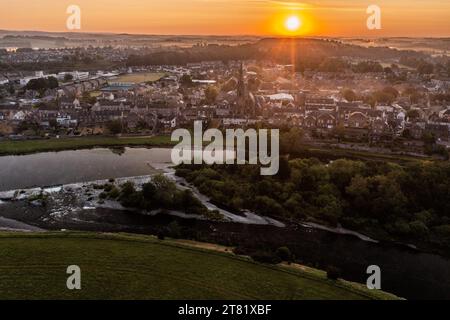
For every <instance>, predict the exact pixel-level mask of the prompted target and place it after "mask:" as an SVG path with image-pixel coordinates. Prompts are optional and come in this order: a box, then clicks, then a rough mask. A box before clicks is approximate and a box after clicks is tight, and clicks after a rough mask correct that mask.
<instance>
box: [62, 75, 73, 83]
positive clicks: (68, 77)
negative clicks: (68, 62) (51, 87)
mask: <svg viewBox="0 0 450 320" xmlns="http://www.w3.org/2000/svg"><path fill="white" fill-rule="evenodd" d="M72 80H73V75H71V74H70V73H66V74H65V75H64V81H65V82H69V81H72Z"/></svg>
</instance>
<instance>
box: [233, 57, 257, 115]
mask: <svg viewBox="0 0 450 320" xmlns="http://www.w3.org/2000/svg"><path fill="white" fill-rule="evenodd" d="M234 113H235V115H238V116H245V117H249V116H252V115H254V113H255V98H254V96H253V94H252V93H250V92H249V91H248V90H247V85H246V83H245V79H244V64H243V63H242V62H241V65H240V69H239V79H238V83H237V100H236V105H235V110H234Z"/></svg>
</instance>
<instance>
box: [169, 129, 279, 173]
mask: <svg viewBox="0 0 450 320" xmlns="http://www.w3.org/2000/svg"><path fill="white" fill-rule="evenodd" d="M269 131H270V133H269ZM225 132H226V133H225V136H224V134H223V133H222V131H220V130H218V129H208V130H206V131H205V132H203V124H202V122H201V121H195V122H194V137H192V135H191V132H190V131H189V130H187V129H177V130H174V131H173V132H172V141H180V140H181V141H180V142H179V143H178V144H177V145H176V146H175V147H174V148H173V149H172V154H171V157H172V162H173V163H174V164H175V165H180V164H208V165H212V164H238V165H245V164H254V165H256V164H260V165H261V169H260V172H261V175H263V176H273V175H276V174H277V173H278V170H279V164H280V158H279V157H280V133H279V130H278V129H271V130H268V129H259V130H258V131H257V130H255V129H247V130H246V131H244V130H243V129H236V130H235V129H227V130H226V131H225ZM269 137H270V138H269ZM205 142H209V144H208V145H207V146H206V147H204V143H205ZM247 142H248V148H247ZM269 143H270V149H269ZM269 153H270V154H269Z"/></svg>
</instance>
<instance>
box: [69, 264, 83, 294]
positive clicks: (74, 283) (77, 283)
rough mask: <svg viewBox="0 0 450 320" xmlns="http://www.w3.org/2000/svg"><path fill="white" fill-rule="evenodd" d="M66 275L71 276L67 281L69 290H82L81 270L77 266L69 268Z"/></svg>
mask: <svg viewBox="0 0 450 320" xmlns="http://www.w3.org/2000/svg"><path fill="white" fill-rule="evenodd" d="M66 273H67V274H69V275H70V276H69V277H68V278H67V281H66V286H67V289H69V290H81V268H80V267H79V266H77V265H71V266H68V267H67V270H66Z"/></svg>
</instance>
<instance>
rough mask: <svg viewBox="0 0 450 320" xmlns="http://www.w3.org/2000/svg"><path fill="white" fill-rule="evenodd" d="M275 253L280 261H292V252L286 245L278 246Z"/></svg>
mask: <svg viewBox="0 0 450 320" xmlns="http://www.w3.org/2000/svg"><path fill="white" fill-rule="evenodd" d="M276 254H277V256H278V257H279V258H280V259H281V260H282V261H288V262H290V261H292V253H291V250H289V248H288V247H280V248H278V249H277V252H276Z"/></svg>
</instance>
